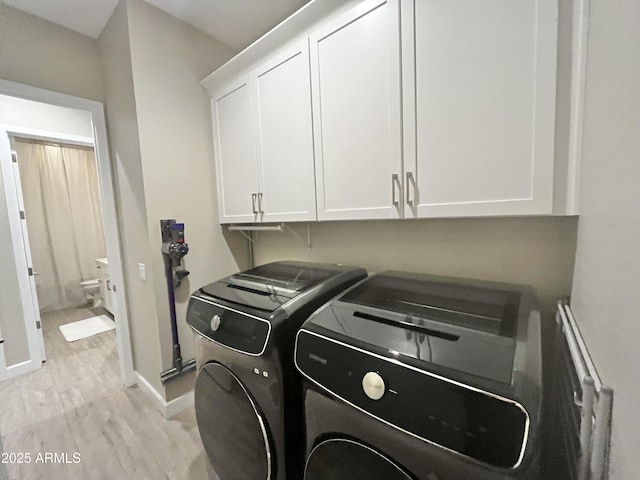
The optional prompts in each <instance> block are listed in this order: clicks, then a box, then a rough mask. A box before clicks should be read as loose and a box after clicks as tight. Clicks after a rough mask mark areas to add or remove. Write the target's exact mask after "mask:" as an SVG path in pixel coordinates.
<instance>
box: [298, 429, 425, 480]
mask: <svg viewBox="0 0 640 480" xmlns="http://www.w3.org/2000/svg"><path fill="white" fill-rule="evenodd" d="M369 478H384V479H385V480H413V479H412V477H411V476H410V475H409V474H408V473H407V472H405V470H404V469H403V468H402V467H400V466H399V465H397V464H396V463H394V462H393V460H391V459H389V458H388V457H386V456H384V455H383V454H381V453H379V452H377V451H376V450H374V449H372V448H370V447H367V446H366V445H364V444H362V443H358V442H355V441H353V440H347V439H340V438H336V439H331V440H325V441H323V442H321V443H319V444H318V445H316V447H315V448H314V449H313V450H312V451H311V453H310V454H309V458H308V459H307V465H306V467H305V470H304V480H355V479H369Z"/></svg>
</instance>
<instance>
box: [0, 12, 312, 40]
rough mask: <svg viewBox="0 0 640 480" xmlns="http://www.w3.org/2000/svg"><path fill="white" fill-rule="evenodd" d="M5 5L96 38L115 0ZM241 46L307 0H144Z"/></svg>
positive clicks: (211, 33) (220, 38) (217, 36)
mask: <svg viewBox="0 0 640 480" xmlns="http://www.w3.org/2000/svg"><path fill="white" fill-rule="evenodd" d="M0 1H1V2H3V3H5V4H6V5H9V6H12V7H14V8H17V9H20V10H22V11H24V12H27V13H30V14H32V15H35V16H37V17H40V18H43V19H45V20H49V21H50V22H53V23H57V24H58V25H62V26H63V27H67V28H69V29H71V30H75V31H76V32H80V33H82V34H84V35H88V36H90V37H93V38H98V37H99V36H100V33H101V32H102V29H103V28H104V26H105V24H106V23H107V20H108V19H109V17H110V16H111V14H112V13H113V10H114V9H115V7H116V4H117V3H118V0H0ZM146 1H147V2H148V3H151V4H152V5H155V6H156V7H158V8H160V9H162V10H164V11H165V12H167V13H169V14H171V15H173V16H174V17H177V18H179V19H181V20H184V21H185V22H187V23H189V24H191V25H193V26H194V27H196V28H199V29H200V30H203V31H205V32H207V33H208V34H210V35H212V36H214V37H216V38H217V39H218V40H221V41H222V42H224V43H226V44H227V45H229V46H231V47H233V48H235V49H237V50H241V49H242V48H244V47H246V46H247V45H249V44H250V43H252V42H253V41H254V40H256V39H258V38H259V37H260V36H261V35H262V34H263V33H266V32H267V31H269V30H270V29H271V28H272V27H274V26H275V25H277V24H278V23H279V22H280V21H281V20H283V19H285V18H286V17H288V16H289V15H290V14H291V13H293V12H294V11H296V10H298V9H299V8H300V7H301V6H302V5H303V4H305V3H307V1H309V0H146Z"/></svg>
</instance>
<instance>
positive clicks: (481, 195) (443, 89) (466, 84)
mask: <svg viewBox="0 0 640 480" xmlns="http://www.w3.org/2000/svg"><path fill="white" fill-rule="evenodd" d="M405 5H406V6H407V7H409V8H407V9H405V10H403V59H404V62H403V74H404V75H403V78H404V80H403V83H404V85H403V87H404V125H405V129H404V142H405V152H404V153H405V158H404V162H405V177H404V179H405V181H406V182H408V186H407V188H409V191H408V192H407V198H406V199H405V200H406V202H407V205H406V206H405V216H406V217H412V216H417V217H441V216H478V215H520V214H550V213H552V202H553V186H554V185H553V181H554V180H553V175H554V129H555V118H556V117H555V104H556V62H557V45H556V43H557V31H558V5H557V0H519V1H513V0H482V1H477V0H415V1H407V2H406V4H403V7H404V6H405Z"/></svg>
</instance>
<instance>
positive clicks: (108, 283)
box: [107, 280, 111, 291]
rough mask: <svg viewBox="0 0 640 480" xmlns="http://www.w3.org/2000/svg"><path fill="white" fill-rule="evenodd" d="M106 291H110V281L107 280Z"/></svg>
mask: <svg viewBox="0 0 640 480" xmlns="http://www.w3.org/2000/svg"><path fill="white" fill-rule="evenodd" d="M107 290H109V291H111V280H107Z"/></svg>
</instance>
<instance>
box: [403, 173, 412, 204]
mask: <svg viewBox="0 0 640 480" xmlns="http://www.w3.org/2000/svg"><path fill="white" fill-rule="evenodd" d="M412 179H413V173H412V172H407V184H406V185H405V187H404V188H405V189H406V191H407V205H413V199H412V198H411V181H412Z"/></svg>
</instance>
